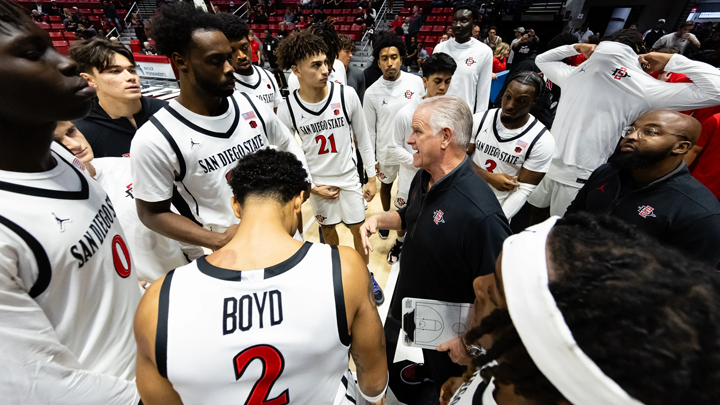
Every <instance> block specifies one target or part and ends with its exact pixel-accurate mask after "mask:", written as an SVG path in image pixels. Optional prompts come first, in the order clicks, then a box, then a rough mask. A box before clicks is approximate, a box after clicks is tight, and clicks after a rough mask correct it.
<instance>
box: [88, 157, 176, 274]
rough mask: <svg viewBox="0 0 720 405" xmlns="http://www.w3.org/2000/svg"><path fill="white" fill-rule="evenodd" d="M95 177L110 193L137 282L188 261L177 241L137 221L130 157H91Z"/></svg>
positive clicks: (138, 219)
mask: <svg viewBox="0 0 720 405" xmlns="http://www.w3.org/2000/svg"><path fill="white" fill-rule="evenodd" d="M92 165H93V167H95V180H97V182H98V183H100V185H101V186H102V188H103V189H105V191H106V192H107V193H108V196H110V200H111V201H112V202H113V204H114V205H115V211H117V215H118V218H119V219H120V224H121V225H122V228H123V231H124V232H125V235H126V237H127V239H126V241H127V243H128V246H129V247H130V251H131V252H132V256H133V263H135V266H136V268H137V273H136V276H137V278H138V279H139V280H140V281H147V282H153V281H155V280H157V279H158V278H160V277H162V276H164V275H165V273H167V272H168V271H170V270H172V269H175V268H178V267H180V266H184V265H186V264H188V262H189V260H187V259H186V258H185V255H183V252H182V250H181V248H180V243H178V241H176V240H173V239H170V238H167V237H165V236H163V235H160V234H159V233H157V232H155V231H152V230H150V229H149V228H148V227H146V226H145V225H143V223H142V222H140V218H139V217H138V214H137V207H136V205H135V196H134V194H133V182H132V177H131V176H130V158H126V157H122V158H118V157H106V158H99V159H93V161H92Z"/></svg>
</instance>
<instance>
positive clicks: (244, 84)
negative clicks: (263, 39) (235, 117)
mask: <svg viewBox="0 0 720 405" xmlns="http://www.w3.org/2000/svg"><path fill="white" fill-rule="evenodd" d="M217 17H218V18H220V21H222V23H223V33H224V34H225V36H226V37H227V39H228V41H230V46H232V50H233V55H232V67H233V69H235V90H236V91H240V92H242V93H245V94H247V95H249V96H253V97H256V98H257V99H259V100H260V102H261V103H264V104H265V105H266V106H267V107H268V109H271V110H273V112H277V107H278V106H279V105H280V102H281V101H282V95H281V94H280V87H278V84H277V82H276V81H275V78H274V77H273V75H272V74H270V73H269V72H268V71H267V70H265V69H263V68H261V67H258V66H255V65H253V64H252V59H251V58H250V57H248V56H249V55H251V53H252V48H251V46H250V41H249V40H248V32H249V30H248V26H247V24H245V23H244V22H242V20H241V19H240V17H238V16H236V15H235V14H230V13H220V14H217Z"/></svg>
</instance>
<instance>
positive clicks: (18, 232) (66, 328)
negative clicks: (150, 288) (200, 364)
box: [0, 143, 140, 405]
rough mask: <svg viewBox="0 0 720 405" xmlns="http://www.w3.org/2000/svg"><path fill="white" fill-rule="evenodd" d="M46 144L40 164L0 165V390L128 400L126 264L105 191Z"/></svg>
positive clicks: (6, 398) (130, 403)
mask: <svg viewBox="0 0 720 405" xmlns="http://www.w3.org/2000/svg"><path fill="white" fill-rule="evenodd" d="M51 150H52V152H51V156H52V157H53V158H54V159H55V161H56V162H57V164H56V166H55V167H54V168H52V169H50V170H48V171H46V172H41V173H18V172H7V171H0V180H1V181H2V183H0V398H3V399H2V402H3V403H12V404H20V403H22V404H70V403H72V404H87V405H90V404H113V405H115V404H117V405H134V404H137V403H138V401H139V400H140V397H139V395H138V393H137V388H136V386H135V382H134V378H135V356H136V346H135V338H134V337H133V331H132V327H133V317H134V314H135V309H136V308H137V305H138V302H139V301H140V289H139V288H138V282H137V278H136V277H135V274H133V273H134V272H135V271H136V268H135V263H134V262H133V261H132V260H131V257H130V252H129V249H128V248H127V244H126V239H125V235H124V233H123V231H122V228H121V226H120V223H119V221H118V219H117V214H116V208H115V206H114V205H113V203H112V202H111V201H110V198H109V197H108V196H107V194H106V193H105V191H103V189H102V188H101V187H100V185H99V184H97V183H96V182H95V181H93V180H92V178H91V177H90V175H89V174H88V173H87V171H86V169H85V166H84V165H83V164H82V163H80V161H79V160H77V159H76V158H75V157H74V156H72V154H70V152H68V151H67V150H66V149H65V148H64V147H62V146H61V145H59V144H56V143H53V144H52V146H51Z"/></svg>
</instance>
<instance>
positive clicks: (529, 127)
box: [471, 108, 549, 203]
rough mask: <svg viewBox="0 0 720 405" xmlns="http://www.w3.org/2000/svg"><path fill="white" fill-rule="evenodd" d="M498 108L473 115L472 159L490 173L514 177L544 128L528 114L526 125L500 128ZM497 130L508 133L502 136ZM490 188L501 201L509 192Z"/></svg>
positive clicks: (543, 131) (543, 132) (499, 110)
mask: <svg viewBox="0 0 720 405" xmlns="http://www.w3.org/2000/svg"><path fill="white" fill-rule="evenodd" d="M500 112H501V109H500V108H495V109H492V110H487V111H485V112H484V113H478V114H475V116H474V121H475V122H474V125H473V128H474V129H475V132H474V136H473V139H472V140H471V143H474V144H475V152H474V153H473V156H472V159H473V162H474V163H475V164H476V165H478V166H479V167H480V168H482V169H485V170H487V171H489V172H490V173H505V174H509V175H511V176H517V175H518V173H519V172H520V168H521V167H522V166H523V163H525V161H526V160H527V159H528V157H529V156H530V154H531V153H532V151H533V149H534V148H535V146H536V144H537V143H538V141H539V140H540V138H541V137H542V136H543V134H545V133H546V132H547V128H545V126H544V125H543V124H542V123H541V122H540V121H538V119H537V118H535V117H533V116H532V115H530V119H529V120H528V122H527V124H525V125H524V126H523V127H521V128H518V129H516V130H507V129H505V127H500V126H501V125H502V123H501V122H500ZM499 131H500V132H502V133H503V134H505V135H507V134H508V133H509V136H506V137H503V136H501V135H500V134H499ZM548 134H549V132H548ZM490 189H491V190H492V191H493V192H494V193H495V196H496V197H497V198H498V200H499V201H500V202H501V203H502V202H503V201H504V200H505V198H507V196H508V194H509V192H507V191H499V190H497V189H495V188H494V187H490Z"/></svg>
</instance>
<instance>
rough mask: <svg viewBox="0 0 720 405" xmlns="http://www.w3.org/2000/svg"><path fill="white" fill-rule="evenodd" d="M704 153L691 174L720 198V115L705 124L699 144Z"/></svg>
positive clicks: (692, 168)
mask: <svg viewBox="0 0 720 405" xmlns="http://www.w3.org/2000/svg"><path fill="white" fill-rule="evenodd" d="M697 145H698V146H701V147H702V148H703V151H702V152H701V153H700V154H699V155H698V157H697V158H696V159H695V162H693V165H692V167H691V168H690V173H691V174H692V176H693V177H695V178H696V179H697V180H698V181H699V182H700V183H702V184H703V185H704V186H705V187H707V188H708V189H710V191H711V192H712V193H713V194H714V195H715V197H716V198H720V165H719V164H718V161H720V114H715V115H713V116H712V117H710V118H708V119H707V120H705V122H703V125H702V133H701V134H700V139H698V142H697Z"/></svg>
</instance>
